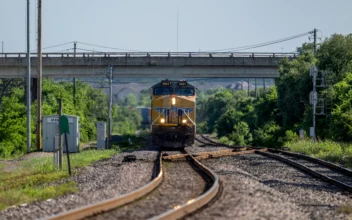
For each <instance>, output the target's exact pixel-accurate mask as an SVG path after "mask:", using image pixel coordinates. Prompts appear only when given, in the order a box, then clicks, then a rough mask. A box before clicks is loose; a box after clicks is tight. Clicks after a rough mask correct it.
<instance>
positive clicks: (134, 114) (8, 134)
mask: <svg viewBox="0 0 352 220" xmlns="http://www.w3.org/2000/svg"><path fill="white" fill-rule="evenodd" d="M58 98H62V99H63V113H64V114H68V115H77V116H79V123H80V139H81V141H83V142H86V141H89V140H94V139H95V138H96V122H97V121H107V117H108V104H107V103H108V102H107V101H108V96H107V94H105V93H104V91H103V90H102V89H95V88H93V87H91V86H90V85H89V84H88V83H83V82H80V81H78V82H77V83H76V102H75V103H74V99H73V84H72V82H55V81H53V80H51V79H45V80H43V115H53V114H57V113H58V107H59V105H58ZM136 103H137V102H136V98H135V97H134V96H133V95H129V96H127V97H126V98H125V100H123V101H121V102H120V103H116V104H115V105H114V106H113V133H120V134H131V133H134V132H135V131H136V129H137V127H138V126H139V124H140V121H141V117H140V116H139V112H138V111H137V110H136V109H134V108H132V107H134V106H136ZM117 104H119V105H117ZM36 106H37V101H34V102H33V103H32V106H31V110H32V112H31V113H32V118H31V119H32V123H31V125H32V127H31V128H32V129H31V130H32V141H31V142H32V149H35V148H36V147H35V144H36V143H35V142H36V136H35V131H36V121H37V111H36V110H37V108H36ZM117 106H118V107H117ZM26 150H27V148H26V106H25V90H24V83H23V80H22V79H2V80H1V79H0V157H3V158H4V157H5V158H9V157H12V156H16V155H21V154H23V153H25V152H26Z"/></svg>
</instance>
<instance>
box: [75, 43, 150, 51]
mask: <svg viewBox="0 0 352 220" xmlns="http://www.w3.org/2000/svg"><path fill="white" fill-rule="evenodd" d="M77 43H80V44H84V45H88V46H93V47H101V48H105V49H113V50H123V51H132V52H143V51H139V50H130V49H123V48H117V47H107V46H101V45H96V44H90V43H84V42H80V41H77Z"/></svg>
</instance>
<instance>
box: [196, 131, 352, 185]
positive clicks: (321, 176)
mask: <svg viewBox="0 0 352 220" xmlns="http://www.w3.org/2000/svg"><path fill="white" fill-rule="evenodd" d="M201 136H202V137H203V138H204V139H206V140H208V141H209V142H211V143H216V142H215V141H212V140H210V139H208V138H206V137H205V136H204V135H202V134H201ZM228 147H231V146H228ZM252 149H255V153H257V154H261V155H264V156H267V157H271V158H274V159H277V160H279V161H281V162H284V163H286V164H288V165H291V166H292V167H295V168H297V169H299V170H301V171H303V172H306V173H308V174H310V175H312V176H314V177H316V178H318V179H321V180H324V181H326V182H328V183H331V184H333V185H336V186H338V187H340V188H341V189H344V190H347V191H349V192H352V185H348V184H345V183H343V182H341V181H338V180H336V179H333V178H330V177H328V176H326V175H324V174H322V173H319V172H317V171H315V170H313V169H311V168H309V167H307V166H305V165H302V164H300V163H298V162H295V161H293V160H290V159H288V158H285V157H282V156H280V155H278V154H283V155H286V156H292V157H296V158H301V159H305V160H307V161H310V162H315V163H317V164H320V165H322V166H325V167H328V168H331V169H333V170H335V171H337V172H340V173H343V174H345V175H347V176H349V177H352V171H351V170H349V169H346V168H343V167H340V166H338V165H336V164H333V163H330V162H327V161H324V160H320V159H318V158H314V157H310V156H307V155H303V154H298V153H293V152H288V151H283V150H278V149H273V148H258V147H256V148H252ZM264 149H266V150H264ZM269 152H271V153H269Z"/></svg>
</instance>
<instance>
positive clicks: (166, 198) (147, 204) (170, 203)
mask: <svg viewBox="0 0 352 220" xmlns="http://www.w3.org/2000/svg"><path fill="white" fill-rule="evenodd" d="M163 169H164V172H165V173H164V180H163V182H162V184H161V185H160V186H159V187H158V188H157V189H156V190H155V191H153V192H152V193H151V194H150V195H147V196H146V197H145V198H143V199H141V200H139V201H136V202H134V203H131V204H129V205H126V206H123V207H121V208H119V209H116V210H114V211H111V212H107V213H104V214H101V215H98V216H94V217H91V218H89V219H102V220H106V219H148V218H151V217H153V216H156V215H159V214H161V213H163V212H165V211H167V210H169V209H172V208H173V207H175V206H177V205H180V204H183V203H185V202H187V201H188V200H190V199H193V198H195V197H198V196H199V195H201V194H202V193H203V192H204V191H205V190H206V189H207V185H206V181H205V180H204V179H203V177H202V176H201V175H200V174H199V173H198V172H197V171H196V169H197V168H195V167H194V166H193V165H191V164H190V162H163Z"/></svg>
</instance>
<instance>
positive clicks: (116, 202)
mask: <svg viewBox="0 0 352 220" xmlns="http://www.w3.org/2000/svg"><path fill="white" fill-rule="evenodd" d="M162 180H163V169H162V156H161V155H160V156H159V174H158V176H157V177H156V178H154V179H153V180H152V181H151V182H149V183H148V184H146V185H144V186H142V187H141V188H139V189H137V190H134V191H132V192H130V193H127V194H124V195H121V196H118V197H115V198H112V199H107V200H104V201H102V202H98V203H95V204H91V205H87V206H84V207H81V208H77V209H74V210H71V211H68V212H63V213H59V214H57V215H54V216H50V217H49V218H45V219H50V220H71V219H82V218H85V217H88V216H92V215H94V214H98V213H101V212H106V211H109V210H112V209H115V208H118V207H120V206H123V205H125V204H127V203H131V202H133V201H135V200H137V199H140V198H142V197H143V196H145V195H147V194H149V193H150V192H152V191H153V190H154V189H156V188H157V187H158V186H159V185H160V183H161V182H162Z"/></svg>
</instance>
